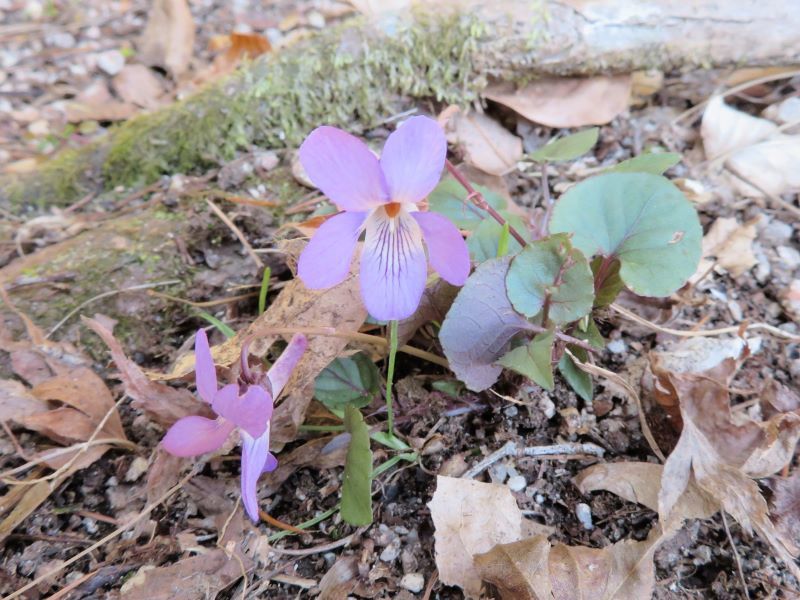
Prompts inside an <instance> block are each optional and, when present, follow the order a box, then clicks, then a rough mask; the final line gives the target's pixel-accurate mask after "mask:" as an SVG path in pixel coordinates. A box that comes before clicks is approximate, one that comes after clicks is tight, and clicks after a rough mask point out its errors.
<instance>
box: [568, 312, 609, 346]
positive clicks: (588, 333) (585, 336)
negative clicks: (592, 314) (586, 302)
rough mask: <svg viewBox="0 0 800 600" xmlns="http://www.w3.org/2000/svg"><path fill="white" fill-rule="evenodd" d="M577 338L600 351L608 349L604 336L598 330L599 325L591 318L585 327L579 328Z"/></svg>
mask: <svg viewBox="0 0 800 600" xmlns="http://www.w3.org/2000/svg"><path fill="white" fill-rule="evenodd" d="M575 337H577V338H580V339H582V340H586V341H587V342H589V343H590V344H591V345H592V346H594V347H595V348H597V349H598V350H602V349H603V348H605V347H606V340H605V339H604V338H603V334H602V333H600V330H599V329H598V328H597V323H595V322H594V319H591V318H589V320H588V322H587V323H586V326H585V327H582V328H579V330H578V331H577V332H576V333H575Z"/></svg>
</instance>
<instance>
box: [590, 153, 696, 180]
mask: <svg viewBox="0 0 800 600" xmlns="http://www.w3.org/2000/svg"><path fill="white" fill-rule="evenodd" d="M679 162H681V155H680V154H678V153H677V152H648V153H647V154H641V155H639V156H634V157H633V158H629V159H628V160H623V161H622V162H621V163H619V164H618V165H614V166H613V167H611V168H610V169H606V173H652V174H653V175H661V174H662V173H663V172H664V171H666V170H667V169H669V168H670V167H674V166H675V165H677V164H678V163H679Z"/></svg>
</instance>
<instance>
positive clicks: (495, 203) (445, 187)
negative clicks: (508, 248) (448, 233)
mask: <svg viewBox="0 0 800 600" xmlns="http://www.w3.org/2000/svg"><path fill="white" fill-rule="evenodd" d="M473 187H474V188H475V190H476V191H478V192H480V193H481V194H483V197H484V199H485V200H486V203H487V204H489V205H490V206H491V207H492V208H494V209H495V210H498V211H499V210H502V209H505V208H506V201H505V200H504V199H503V197H502V196H500V195H499V194H496V193H495V192H493V191H491V190H490V189H489V188H486V187H483V186H482V185H475V184H473ZM466 199H467V191H466V190H465V189H464V187H463V186H462V185H461V184H460V183H458V182H457V181H456V180H455V179H452V178H449V177H448V178H447V179H443V180H442V181H441V182H440V183H439V185H437V186H436V188H435V189H434V190H433V191H432V192H431V193H430V195H429V196H428V206H429V207H430V210H432V211H433V212H437V213H439V214H442V215H444V216H445V217H447V218H448V219H450V220H451V221H452V222H453V223H454V224H455V226H456V227H458V228H459V229H466V230H467V231H472V230H474V229H475V228H476V227H477V226H478V225H479V224H480V223H481V221H483V220H484V219H486V218H489V219H491V217H490V216H489V213H487V212H486V211H484V210H481V209H480V208H478V207H477V206H475V205H474V204H473V203H472V202H467V201H466ZM493 256H494V255H493Z"/></svg>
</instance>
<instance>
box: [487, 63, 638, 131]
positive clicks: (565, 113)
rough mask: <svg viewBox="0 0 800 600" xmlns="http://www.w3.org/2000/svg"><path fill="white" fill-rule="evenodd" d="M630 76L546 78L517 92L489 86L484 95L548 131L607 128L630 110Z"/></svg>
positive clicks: (503, 85)
mask: <svg viewBox="0 0 800 600" xmlns="http://www.w3.org/2000/svg"><path fill="white" fill-rule="evenodd" d="M631 87H632V79H631V76H630V75H613V76H598V77H588V78H586V77H565V78H546V79H539V80H537V81H534V82H533V83H529V84H528V85H526V86H525V87H524V88H521V89H517V90H515V89H514V86H513V85H512V84H505V83H504V84H498V85H492V86H489V87H488V88H487V89H486V91H484V93H483V95H484V96H485V97H486V98H488V99H489V100H494V101H495V102H499V103H500V104H503V105H504V106H507V107H508V108H510V109H511V110H513V111H515V112H516V113H518V114H520V115H522V116H523V117H525V118H526V119H528V120H530V121H533V122H535V123H541V124H542V125H547V126H548V127H583V126H584V125H605V124H606V123H609V122H610V121H611V120H613V119H614V117H616V116H617V115H618V114H620V113H621V112H623V111H624V110H625V109H626V108H628V103H629V102H630V96H631Z"/></svg>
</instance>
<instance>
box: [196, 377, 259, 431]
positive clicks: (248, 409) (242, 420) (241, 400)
mask: <svg viewBox="0 0 800 600" xmlns="http://www.w3.org/2000/svg"><path fill="white" fill-rule="evenodd" d="M211 408H213V409H214V412H215V413H217V414H218V415H219V416H221V417H224V418H226V419H228V420H229V421H230V422H231V423H234V424H235V425H236V426H237V427H239V428H240V429H243V430H244V431H246V432H247V433H249V434H250V435H252V436H253V437H258V436H260V435H261V434H262V433H264V431H266V429H267V423H268V422H269V420H270V417H272V398H271V397H270V395H269V394H268V393H267V390H265V389H264V388H263V387H261V386H260V385H251V386H248V388H247V390H246V391H245V393H244V394H242V395H239V386H238V385H236V384H235V383H232V384H230V385H226V386H225V387H224V388H222V389H221V390H220V391H218V392H217V395H216V396H215V397H214V403H213V404H212V405H211Z"/></svg>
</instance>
